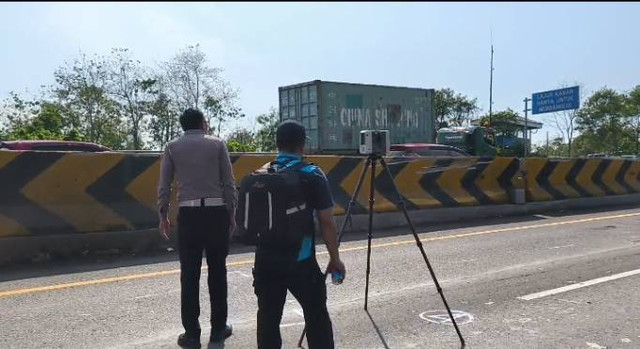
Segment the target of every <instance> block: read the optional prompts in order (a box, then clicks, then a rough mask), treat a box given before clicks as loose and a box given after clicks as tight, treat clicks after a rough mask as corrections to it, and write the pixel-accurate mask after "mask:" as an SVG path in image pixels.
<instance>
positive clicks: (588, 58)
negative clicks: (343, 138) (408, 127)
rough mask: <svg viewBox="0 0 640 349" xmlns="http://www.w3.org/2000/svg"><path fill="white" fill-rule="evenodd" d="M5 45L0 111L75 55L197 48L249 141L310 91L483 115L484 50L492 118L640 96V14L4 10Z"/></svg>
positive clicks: (59, 6) (619, 6)
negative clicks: (402, 98) (580, 100)
mask: <svg viewBox="0 0 640 349" xmlns="http://www.w3.org/2000/svg"><path fill="white" fill-rule="evenodd" d="M0 33H1V34H0V50H2V54H0V98H4V97H6V96H7V95H8V93H9V91H17V92H24V91H29V92H30V93H37V92H38V91H39V89H40V86H42V85H49V84H51V83H53V72H54V70H55V69H56V68H57V67H59V66H61V65H62V64H64V62H65V61H69V60H73V59H74V58H75V57H77V56H78V54H79V52H84V53H87V54H94V53H95V54H107V53H108V52H109V51H110V49H111V48H113V47H126V48H129V49H130V50H131V51H132V52H133V54H134V56H135V57H136V58H137V59H139V60H141V61H143V62H145V63H146V64H148V65H151V66H153V65H156V64H158V63H160V62H162V61H165V60H168V59H170V58H171V57H172V56H173V55H174V54H175V53H176V52H177V51H178V50H180V49H182V48H184V47H185V46H187V45H192V44H200V46H201V48H202V50H203V51H204V52H205V53H206V55H207V57H208V59H209V62H210V64H211V65H212V66H216V67H220V68H222V69H223V73H222V76H223V77H224V78H225V79H226V80H228V81H229V82H230V83H231V85H232V86H234V87H236V88H238V89H239V90H240V105H241V107H242V109H243V111H244V113H245V114H246V115H247V118H246V119H245V120H243V121H241V122H240V124H239V125H238V126H244V127H249V128H252V127H255V122H254V120H255V116H257V115H259V114H262V113H265V112H268V110H269V108H270V107H276V108H277V106H278V87H279V86H286V85H290V84H294V83H298V82H304V81H310V80H315V79H320V80H328V81H344V82H357V83H371V84H378V85H392V86H408V87H420V88H435V89H438V88H444V87H449V88H452V89H453V90H455V91H456V92H460V93H462V94H465V95H467V96H469V97H472V98H477V100H478V105H479V107H480V108H481V113H485V112H487V111H488V109H489V63H490V47H491V44H493V46H494V52H495V56H494V66H495V71H494V77H493V79H494V87H493V101H494V105H493V110H494V111H496V110H503V109H505V108H512V109H514V110H516V111H522V110H523V109H524V103H523V99H524V98H525V97H529V98H530V97H531V94H532V93H534V92H539V91H546V90H550V89H554V88H557V87H559V86H562V85H572V84H574V83H578V84H580V85H581V86H582V87H583V89H582V91H581V93H582V97H586V96H588V93H589V92H592V91H594V90H597V89H599V88H602V87H605V86H606V87H609V88H613V89H616V90H619V91H628V90H630V89H631V88H633V87H634V86H635V85H639V84H640V35H638V33H640V3H611V2H607V3H605V2H603V3H497V2H496V3H400V2H388V3H379V2H378V3H188V2H178V3H166V2H162V3H129V2H126V3H125V2H120V3H1V4H0ZM547 116H548V115H547ZM532 118H533V120H536V121H543V122H544V121H547V120H546V117H545V116H541V115H536V116H533V117H532ZM550 125H551V123H549V122H546V125H545V127H544V128H543V129H542V130H540V131H538V132H537V133H536V134H535V135H534V137H533V141H534V142H536V143H540V142H543V141H544V140H545V139H546V134H547V132H549V137H550V138H552V139H553V137H554V136H555V135H556V134H557V133H558V132H557V130H555V129H554V128H553V127H550Z"/></svg>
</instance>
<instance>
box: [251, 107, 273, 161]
mask: <svg viewBox="0 0 640 349" xmlns="http://www.w3.org/2000/svg"><path fill="white" fill-rule="evenodd" d="M256 122H257V123H258V125H259V126H260V128H259V129H258V131H257V132H256V135H255V136H256V143H257V144H256V145H257V147H258V149H259V150H260V151H263V152H271V151H275V150H276V129H277V128H278V122H279V118H278V112H277V111H276V110H275V109H274V108H271V109H270V110H269V112H268V113H266V114H262V115H258V117H257V118H256Z"/></svg>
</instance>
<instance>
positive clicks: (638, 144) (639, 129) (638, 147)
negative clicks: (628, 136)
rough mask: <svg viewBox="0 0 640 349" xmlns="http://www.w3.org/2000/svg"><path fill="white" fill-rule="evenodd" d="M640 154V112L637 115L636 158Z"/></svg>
mask: <svg viewBox="0 0 640 349" xmlns="http://www.w3.org/2000/svg"><path fill="white" fill-rule="evenodd" d="M639 155H640V114H638V115H636V158H637V157H638V156H639Z"/></svg>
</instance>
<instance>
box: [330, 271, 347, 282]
mask: <svg viewBox="0 0 640 349" xmlns="http://www.w3.org/2000/svg"><path fill="white" fill-rule="evenodd" d="M342 280H344V275H342V273H341V272H340V271H338V270H335V271H333V272H332V273H331V282H332V283H333V284H334V285H340V284H341V283H342Z"/></svg>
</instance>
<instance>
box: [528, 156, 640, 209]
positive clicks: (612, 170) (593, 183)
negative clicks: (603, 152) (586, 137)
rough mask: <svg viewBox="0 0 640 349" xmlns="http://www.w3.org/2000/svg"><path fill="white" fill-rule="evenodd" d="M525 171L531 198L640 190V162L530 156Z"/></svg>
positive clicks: (618, 193) (598, 194)
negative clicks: (533, 157) (536, 157)
mask: <svg viewBox="0 0 640 349" xmlns="http://www.w3.org/2000/svg"><path fill="white" fill-rule="evenodd" d="M525 172H526V181H527V188H526V190H527V199H528V200H531V201H548V200H562V199H570V198H580V197H595V196H605V195H621V194H631V193H638V192H640V161H630V160H614V159H527V161H526V164H525Z"/></svg>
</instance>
